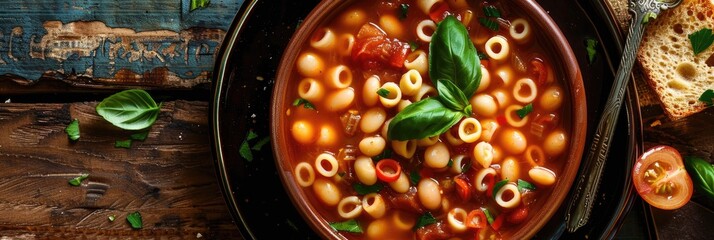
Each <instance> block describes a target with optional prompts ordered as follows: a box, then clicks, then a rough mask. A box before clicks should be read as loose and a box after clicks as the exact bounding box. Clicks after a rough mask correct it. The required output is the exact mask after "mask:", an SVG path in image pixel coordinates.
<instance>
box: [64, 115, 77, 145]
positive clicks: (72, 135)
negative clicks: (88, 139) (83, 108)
mask: <svg viewBox="0 0 714 240" xmlns="http://www.w3.org/2000/svg"><path fill="white" fill-rule="evenodd" d="M64 132H66V133H67V137H69V139H70V140H72V141H77V139H79V120H77V119H74V120H72V122H70V123H69V124H68V125H67V127H66V128H65V129H64Z"/></svg>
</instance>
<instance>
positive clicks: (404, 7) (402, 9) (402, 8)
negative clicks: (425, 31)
mask: <svg viewBox="0 0 714 240" xmlns="http://www.w3.org/2000/svg"><path fill="white" fill-rule="evenodd" d="M407 13H409V4H406V3H402V4H401V5H399V19H401V20H404V19H406V18H407Z"/></svg>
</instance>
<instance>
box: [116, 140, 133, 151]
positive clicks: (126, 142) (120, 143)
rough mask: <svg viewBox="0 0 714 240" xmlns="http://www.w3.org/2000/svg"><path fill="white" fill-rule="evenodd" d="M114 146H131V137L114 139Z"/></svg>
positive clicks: (127, 147)
mask: <svg viewBox="0 0 714 240" xmlns="http://www.w3.org/2000/svg"><path fill="white" fill-rule="evenodd" d="M114 147H115V148H126V149H129V148H131V139H127V140H116V141H114Z"/></svg>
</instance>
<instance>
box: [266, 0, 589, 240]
mask: <svg viewBox="0 0 714 240" xmlns="http://www.w3.org/2000/svg"><path fill="white" fill-rule="evenodd" d="M586 128H587V126H586V104H585V90H584V89H583V82H582V77H581V75H580V71H579V68H578V64H577V61H576V60H575V57H574V54H573V52H572V50H571V49H570V47H569V44H568V43H567V41H566V39H565V37H564V36H563V34H562V33H561V32H560V30H559V29H558V27H557V25H556V24H555V23H554V22H553V20H552V19H550V17H549V16H548V15H547V13H546V12H545V11H544V10H543V9H542V8H540V7H539V6H538V5H537V3H535V2H534V1H528V0H515V1H512V0H509V1H505V0H503V1H463V0H449V1H443V0H415V1H412V0H399V1H371V0H370V1H323V2H322V3H320V4H319V5H318V6H317V7H316V8H315V9H314V10H313V11H312V12H311V13H310V14H309V15H308V17H307V18H306V19H305V21H304V22H302V23H301V24H300V27H299V28H298V30H297V31H296V33H295V34H294V35H293V38H292V39H291V41H290V43H289V46H288V48H287V49H286V50H285V52H284V55H283V58H282V60H281V63H280V67H279V69H278V73H277V79H276V83H275V88H274V92H273V98H272V110H271V131H272V139H273V140H274V141H272V145H273V149H274V151H273V152H274V155H275V159H276V165H277V169H278V172H279V175H280V178H281V180H282V182H283V185H284V186H285V189H286V191H287V192H288V194H289V195H290V197H291V200H292V203H293V204H294V206H295V207H296V208H297V209H298V210H299V212H300V213H301V214H302V215H303V217H304V219H305V220H306V221H307V222H308V223H309V224H310V225H311V226H312V227H313V230H315V231H316V232H318V233H319V234H320V235H321V236H323V237H325V238H334V239H446V238H454V239H472V238H474V237H478V238H481V239H492V238H493V239H499V238H504V239H511V238H515V239H523V238H530V237H531V236H533V235H534V234H535V233H536V232H537V231H538V230H539V229H540V228H541V227H543V225H544V224H545V223H546V222H547V221H548V220H549V218H550V217H551V216H552V215H553V214H554V212H555V211H556V210H557V209H558V207H559V206H560V204H561V203H562V202H563V200H564V198H565V197H566V195H567V193H568V191H569V189H570V187H571V185H572V182H573V180H574V178H575V175H576V173H577V171H578V166H579V163H580V159H581V156H582V152H583V146H584V141H585V132H586V131H584V129H586Z"/></svg>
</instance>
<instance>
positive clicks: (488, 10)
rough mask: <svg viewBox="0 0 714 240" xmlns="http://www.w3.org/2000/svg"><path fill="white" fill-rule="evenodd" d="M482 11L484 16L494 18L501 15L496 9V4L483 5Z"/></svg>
mask: <svg viewBox="0 0 714 240" xmlns="http://www.w3.org/2000/svg"><path fill="white" fill-rule="evenodd" d="M483 13H484V14H486V17H495V18H500V17H501V12H500V11H498V8H496V6H493V5H489V6H485V7H483Z"/></svg>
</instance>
